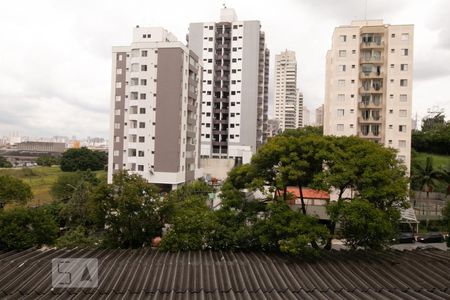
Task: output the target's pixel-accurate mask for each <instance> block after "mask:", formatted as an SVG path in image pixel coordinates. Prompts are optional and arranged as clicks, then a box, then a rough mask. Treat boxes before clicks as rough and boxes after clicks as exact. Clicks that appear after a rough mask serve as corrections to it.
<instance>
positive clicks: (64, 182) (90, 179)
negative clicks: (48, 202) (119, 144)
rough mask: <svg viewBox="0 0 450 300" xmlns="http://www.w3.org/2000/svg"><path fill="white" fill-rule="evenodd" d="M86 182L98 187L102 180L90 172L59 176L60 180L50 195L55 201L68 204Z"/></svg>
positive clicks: (56, 182) (52, 188)
mask: <svg viewBox="0 0 450 300" xmlns="http://www.w3.org/2000/svg"><path fill="white" fill-rule="evenodd" d="M85 182H87V183H89V184H91V185H93V186H96V185H98V184H99V183H100V180H99V179H98V178H97V177H96V175H95V173H93V172H91V171H90V170H87V171H78V172H75V173H66V174H62V175H60V176H58V179H57V180H56V181H55V183H54V184H53V185H52V187H51V189H50V194H51V195H52V197H53V200H57V201H63V202H67V201H68V200H69V199H70V198H71V197H72V195H73V193H74V191H76V190H77V188H78V187H79V186H80V185H82V184H83V183H85Z"/></svg>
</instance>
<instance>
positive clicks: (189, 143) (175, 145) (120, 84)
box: [108, 27, 202, 188]
mask: <svg viewBox="0 0 450 300" xmlns="http://www.w3.org/2000/svg"><path fill="white" fill-rule="evenodd" d="M112 56H113V63H112V90H111V132H110V146H109V163H108V166H109V168H108V181H109V182H111V180H112V174H113V172H116V171H118V170H122V169H126V170H129V171H130V172H133V173H137V174H139V175H141V176H142V177H144V178H145V179H147V180H148V181H149V182H151V183H155V184H162V185H169V186H171V187H172V188H176V187H177V186H178V185H179V184H182V183H184V182H187V181H191V180H194V179H195V178H198V177H200V176H201V174H200V169H199V161H200V143H199V141H200V114H201V105H200V101H201V88H202V86H201V78H202V67H201V63H199V61H198V57H197V55H196V54H194V52H192V51H190V50H189V49H188V48H187V47H186V46H185V45H183V44H182V43H181V42H179V41H177V39H176V38H175V37H174V36H173V35H172V34H171V33H169V32H168V31H167V30H165V29H163V28H153V27H146V28H142V27H136V28H134V30H133V42H132V43H131V45H130V46H123V47H113V51H112Z"/></svg>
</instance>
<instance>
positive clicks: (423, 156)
mask: <svg viewBox="0 0 450 300" xmlns="http://www.w3.org/2000/svg"><path fill="white" fill-rule="evenodd" d="M428 156H431V157H432V158H433V166H434V167H435V168H439V167H441V168H448V167H450V156H445V155H437V154H429V153H424V152H417V156H416V157H415V159H414V161H416V162H418V163H419V164H421V165H425V162H426V160H427V157H428Z"/></svg>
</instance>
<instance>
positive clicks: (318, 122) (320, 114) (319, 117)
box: [315, 104, 324, 126]
mask: <svg viewBox="0 0 450 300" xmlns="http://www.w3.org/2000/svg"><path fill="white" fill-rule="evenodd" d="M323 107H324V105H323V104H322V105H321V106H319V107H318V108H316V122H315V125H316V126H323Z"/></svg>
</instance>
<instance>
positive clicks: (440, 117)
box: [422, 113, 445, 132]
mask: <svg viewBox="0 0 450 300" xmlns="http://www.w3.org/2000/svg"><path fill="white" fill-rule="evenodd" d="M443 126H445V115H444V114H443V113H438V114H436V115H435V116H433V117H427V118H424V119H423V120H422V131H423V132H427V131H432V130H436V129H440V128H442V127H443Z"/></svg>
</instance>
